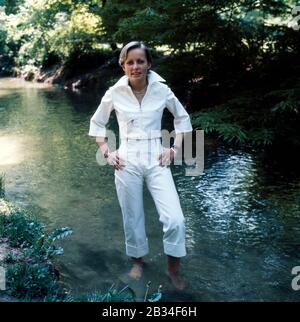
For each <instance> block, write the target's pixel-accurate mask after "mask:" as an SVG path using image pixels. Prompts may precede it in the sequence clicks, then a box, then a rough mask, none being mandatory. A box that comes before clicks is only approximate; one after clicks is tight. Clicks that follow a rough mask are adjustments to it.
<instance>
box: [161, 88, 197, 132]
mask: <svg viewBox="0 0 300 322" xmlns="http://www.w3.org/2000/svg"><path fill="white" fill-rule="evenodd" d="M166 106H167V109H168V110H169V111H170V112H171V113H172V114H173V116H174V129H175V133H176V134H177V133H185V132H191V131H193V127H192V124H191V120H190V116H189V114H188V113H187V111H186V110H185V108H184V107H183V105H182V104H181V103H180V101H179V100H178V98H177V97H176V96H175V95H174V93H173V92H172V90H171V89H170V88H168V94H167V102H166Z"/></svg>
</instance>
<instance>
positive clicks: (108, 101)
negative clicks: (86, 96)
mask: <svg viewBox="0 0 300 322" xmlns="http://www.w3.org/2000/svg"><path fill="white" fill-rule="evenodd" d="M112 110H113V103H112V94H111V89H108V90H107V91H106V92H105V94H104V96H103V97H102V99H101V102H100V105H99V106H98V108H97V110H96V112H95V113H94V115H93V116H92V118H91V120H90V130H89V135H90V136H96V137H98V136H100V137H105V136H106V124H107V123H108V120H109V117H110V113H111V112H112Z"/></svg>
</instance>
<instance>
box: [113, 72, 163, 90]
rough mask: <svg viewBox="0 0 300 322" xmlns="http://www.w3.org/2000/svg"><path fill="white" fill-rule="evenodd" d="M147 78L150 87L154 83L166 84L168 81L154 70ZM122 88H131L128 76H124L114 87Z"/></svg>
mask: <svg viewBox="0 0 300 322" xmlns="http://www.w3.org/2000/svg"><path fill="white" fill-rule="evenodd" d="M147 77H148V85H150V84H152V83H154V82H165V81H166V80H165V79H163V78H162V77H161V76H159V75H158V74H157V73H156V72H154V71H153V70H150V71H149V73H148V74H147ZM121 86H125V87H127V86H129V83H128V76H127V75H124V76H122V77H121V78H120V79H119V80H118V81H117V82H116V84H115V85H114V86H113V87H121Z"/></svg>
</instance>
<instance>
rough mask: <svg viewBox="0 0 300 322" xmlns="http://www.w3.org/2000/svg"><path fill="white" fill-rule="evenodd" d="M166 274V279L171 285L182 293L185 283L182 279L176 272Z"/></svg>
mask: <svg viewBox="0 0 300 322" xmlns="http://www.w3.org/2000/svg"><path fill="white" fill-rule="evenodd" d="M166 274H167V275H168V277H169V278H170V280H171V282H172V285H173V286H174V287H175V288H176V289H178V290H180V291H182V290H183V289H185V287H186V283H185V282H184V280H183V279H182V277H181V276H180V274H179V273H178V272H176V273H175V272H174V273H173V272H169V271H167V272H166Z"/></svg>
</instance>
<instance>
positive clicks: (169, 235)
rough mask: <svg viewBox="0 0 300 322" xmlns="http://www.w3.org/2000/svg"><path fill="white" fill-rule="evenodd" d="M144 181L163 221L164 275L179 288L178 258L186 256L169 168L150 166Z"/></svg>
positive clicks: (182, 226) (180, 283) (181, 226)
mask: <svg viewBox="0 0 300 322" xmlns="http://www.w3.org/2000/svg"><path fill="white" fill-rule="evenodd" d="M146 183H147V187H148V189H149V191H150V193H151V195H152V197H153V200H154V202H155V205H156V209H157V212H158V214H159V220H160V221H161V222H162V223H163V231H164V237H163V243H164V252H165V254H166V255H167V261H168V272H167V274H168V276H169V277H170V279H171V281H172V284H173V285H174V286H175V287H176V288H178V289H183V288H184V286H185V283H184V282H183V280H182V278H181V277H180V274H179V266H180V257H183V256H185V255H186V248H185V219H184V216H183V213H182V210H181V205H180V201H179V197H178V194H177V190H176V187H175V184H174V180H173V177H172V173H171V170H170V168H168V167H160V166H155V167H152V168H151V169H149V171H148V174H147V176H146Z"/></svg>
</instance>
